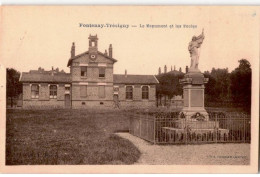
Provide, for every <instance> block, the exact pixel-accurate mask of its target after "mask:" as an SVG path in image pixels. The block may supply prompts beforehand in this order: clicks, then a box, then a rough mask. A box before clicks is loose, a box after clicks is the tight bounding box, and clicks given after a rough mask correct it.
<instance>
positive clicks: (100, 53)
mask: <svg viewBox="0 0 260 177" xmlns="http://www.w3.org/2000/svg"><path fill="white" fill-rule="evenodd" d="M86 54H88V51H86V52H83V53H81V54H78V55H76V56H75V57H73V58H70V59H69V61H68V64H67V66H70V65H71V62H72V60H74V59H76V58H79V57H81V56H83V55H86ZM98 54H99V55H102V56H103V57H105V58H107V59H109V60H112V61H113V62H117V60H116V59H114V58H112V57H109V56H108V55H105V54H104V53H102V52H99V51H98Z"/></svg>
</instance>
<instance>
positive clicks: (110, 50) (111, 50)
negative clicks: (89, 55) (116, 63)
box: [108, 44, 113, 58]
mask: <svg viewBox="0 0 260 177" xmlns="http://www.w3.org/2000/svg"><path fill="white" fill-rule="evenodd" d="M108 52H109V57H111V58H113V49H112V44H110V45H109V49H108Z"/></svg>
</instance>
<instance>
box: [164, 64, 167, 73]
mask: <svg viewBox="0 0 260 177" xmlns="http://www.w3.org/2000/svg"><path fill="white" fill-rule="evenodd" d="M164 73H167V66H166V65H165V66H164Z"/></svg>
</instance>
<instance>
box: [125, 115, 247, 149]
mask: <svg viewBox="0 0 260 177" xmlns="http://www.w3.org/2000/svg"><path fill="white" fill-rule="evenodd" d="M129 132H130V133H131V134H133V135H135V136H138V137H140V138H142V139H145V140H147V141H149V142H152V143H155V144H166V143H171V144H194V143H250V141H251V124H250V116H249V115H245V114H237V113H236V114H234V113H217V112H210V113H209V120H208V121H188V120H187V119H185V118H180V116H179V113H178V112H167V113H165V112H160V113H151V112H139V113H137V114H135V115H134V116H132V117H131V119H130V129H129Z"/></svg>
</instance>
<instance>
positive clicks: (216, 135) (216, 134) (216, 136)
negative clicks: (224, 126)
mask: <svg viewBox="0 0 260 177" xmlns="http://www.w3.org/2000/svg"><path fill="white" fill-rule="evenodd" d="M215 138H216V140H215V141H216V143H218V128H217V116H215Z"/></svg>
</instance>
